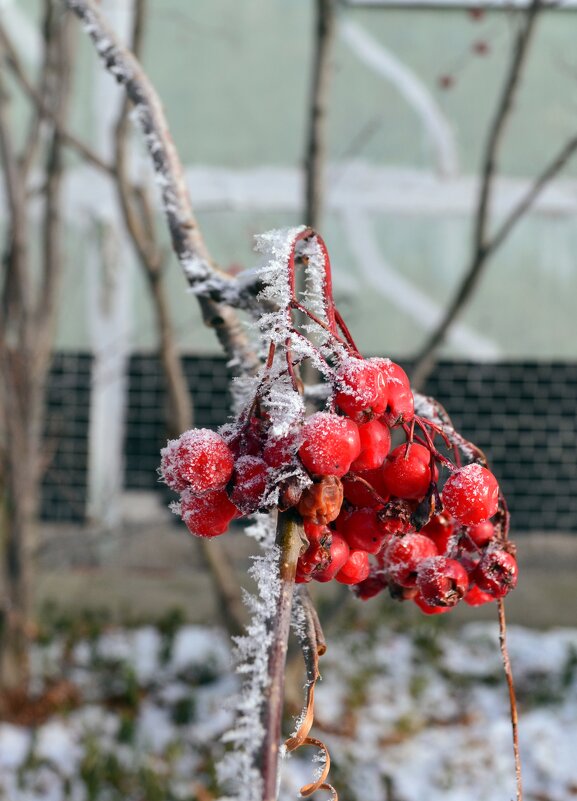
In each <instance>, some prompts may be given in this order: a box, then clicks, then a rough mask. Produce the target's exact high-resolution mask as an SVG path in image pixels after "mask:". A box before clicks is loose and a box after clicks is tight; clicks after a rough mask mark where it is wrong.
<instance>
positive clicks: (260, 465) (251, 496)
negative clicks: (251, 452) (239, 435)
mask: <svg viewBox="0 0 577 801" xmlns="http://www.w3.org/2000/svg"><path fill="white" fill-rule="evenodd" d="M268 470H269V468H268V465H267V463H266V462H265V461H264V460H263V459H260V458H259V457H258V456H241V457H240V459H237V461H236V464H235V467H234V474H233V478H232V489H231V492H230V499H231V501H232V502H233V503H234V504H235V505H236V506H238V508H239V509H240V510H241V511H242V512H243V514H245V515H246V514H251V513H252V512H255V511H256V510H257V509H259V508H260V507H261V506H262V504H263V501H264V495H265V492H266V489H267V481H268Z"/></svg>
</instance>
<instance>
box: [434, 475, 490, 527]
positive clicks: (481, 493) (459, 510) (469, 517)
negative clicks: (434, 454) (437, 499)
mask: <svg viewBox="0 0 577 801" xmlns="http://www.w3.org/2000/svg"><path fill="white" fill-rule="evenodd" d="M442 497H443V504H444V507H445V509H446V510H447V512H448V513H449V514H450V515H452V516H453V517H455V518H456V519H457V520H459V521H460V522H461V523H464V524H465V525H467V526H470V525H473V524H474V523H480V522H481V521H483V520H487V519H488V518H490V517H492V516H493V515H494V514H495V512H496V511H497V509H498V507H499V485H498V483H497V479H496V478H495V476H494V475H493V473H491V471H490V470H487V468H486V467H482V466H481V465H480V464H468V465H466V466H465V467H460V468H459V469H458V470H455V472H454V473H452V474H451V475H450V476H449V478H448V479H447V481H446V482H445V486H444V487H443V493H442Z"/></svg>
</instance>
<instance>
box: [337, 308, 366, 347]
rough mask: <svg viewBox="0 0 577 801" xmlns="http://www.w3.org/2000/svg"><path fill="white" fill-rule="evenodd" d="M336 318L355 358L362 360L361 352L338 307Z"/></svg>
mask: <svg viewBox="0 0 577 801" xmlns="http://www.w3.org/2000/svg"><path fill="white" fill-rule="evenodd" d="M335 317H336V320H337V325H338V327H339V328H340V329H341V331H342V333H343V336H344V337H345V339H346V340H347V342H348V343H349V346H350V347H351V349H352V350H353V352H354V354H355V356H358V357H359V358H362V357H361V352H360V351H359V349H358V348H357V346H356V344H355V340H354V339H353V337H352V334H351V332H350V331H349V329H348V328H347V325H346V323H345V321H344V320H343V318H342V317H341V313H340V311H339V310H338V309H337V308H336V307H335Z"/></svg>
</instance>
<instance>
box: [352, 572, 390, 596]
mask: <svg viewBox="0 0 577 801" xmlns="http://www.w3.org/2000/svg"><path fill="white" fill-rule="evenodd" d="M386 587H387V580H386V578H385V577H384V576H383V574H382V573H374V574H373V575H371V574H369V576H368V577H367V578H366V579H365V580H364V581H361V582H359V584H357V585H356V587H354V593H355V595H356V596H357V598H360V599H361V601H368V600H369V598H374V597H375V595H378V594H379V593H380V592H382V591H383V590H384V589H386Z"/></svg>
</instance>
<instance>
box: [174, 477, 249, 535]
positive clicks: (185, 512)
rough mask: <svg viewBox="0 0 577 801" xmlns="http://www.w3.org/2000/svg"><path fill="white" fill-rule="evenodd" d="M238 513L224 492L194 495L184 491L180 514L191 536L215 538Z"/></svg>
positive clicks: (222, 532)
mask: <svg viewBox="0 0 577 801" xmlns="http://www.w3.org/2000/svg"><path fill="white" fill-rule="evenodd" d="M238 513H239V510H238V509H237V507H236V506H235V505H234V504H233V503H232V502H231V501H230V499H229V497H228V495H227V494H226V492H225V491H224V490H216V491H214V492H207V493H206V494H205V495H195V494H194V493H193V492H192V491H191V490H188V489H187V490H184V492H183V493H182V498H181V500H180V514H181V517H182V519H183V521H184V522H185V524H186V527H187V528H188V530H189V531H190V533H191V534H194V535H195V536H197V537H217V536H218V535H219V534H224V533H225V531H226V530H227V529H228V526H229V523H230V521H231V520H232V519H233V518H235V517H236V516H237V515H238Z"/></svg>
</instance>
